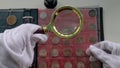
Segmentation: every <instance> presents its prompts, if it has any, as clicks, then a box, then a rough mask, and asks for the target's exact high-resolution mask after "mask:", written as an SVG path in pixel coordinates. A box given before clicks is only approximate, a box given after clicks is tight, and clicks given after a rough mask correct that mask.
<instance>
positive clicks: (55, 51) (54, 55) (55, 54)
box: [51, 49, 58, 57]
mask: <svg viewBox="0 0 120 68" xmlns="http://www.w3.org/2000/svg"><path fill="white" fill-rule="evenodd" d="M51 56H53V57H56V56H58V50H57V49H53V50H52V52H51Z"/></svg>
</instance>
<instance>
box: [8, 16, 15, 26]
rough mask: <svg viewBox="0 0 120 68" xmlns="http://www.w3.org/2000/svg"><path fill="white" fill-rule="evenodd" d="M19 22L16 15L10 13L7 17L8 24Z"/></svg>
mask: <svg viewBox="0 0 120 68" xmlns="http://www.w3.org/2000/svg"><path fill="white" fill-rule="evenodd" d="M16 22H17V17H16V16H15V15H9V16H8V17H7V24H9V25H14V24H15V23H16Z"/></svg>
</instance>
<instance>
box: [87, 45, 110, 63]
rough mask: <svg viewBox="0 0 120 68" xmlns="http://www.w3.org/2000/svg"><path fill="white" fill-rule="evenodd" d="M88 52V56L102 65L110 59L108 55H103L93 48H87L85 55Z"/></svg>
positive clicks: (101, 51)
mask: <svg viewBox="0 0 120 68" xmlns="http://www.w3.org/2000/svg"><path fill="white" fill-rule="evenodd" d="M88 52H89V55H91V56H93V57H95V58H97V59H98V60H100V61H101V62H103V63H107V62H108V61H109V60H110V59H111V58H110V57H109V56H110V55H109V54H107V53H105V52H104V51H103V50H101V49H98V48H96V47H95V46H90V48H88V50H87V53H88Z"/></svg>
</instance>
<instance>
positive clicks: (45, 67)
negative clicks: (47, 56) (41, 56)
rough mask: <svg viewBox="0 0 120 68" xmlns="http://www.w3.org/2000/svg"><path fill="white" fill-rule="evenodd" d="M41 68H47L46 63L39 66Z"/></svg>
mask: <svg viewBox="0 0 120 68" xmlns="http://www.w3.org/2000/svg"><path fill="white" fill-rule="evenodd" d="M39 68H47V65H46V63H45V62H41V63H40V64H39Z"/></svg>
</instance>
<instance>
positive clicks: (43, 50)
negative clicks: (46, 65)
mask: <svg viewBox="0 0 120 68" xmlns="http://www.w3.org/2000/svg"><path fill="white" fill-rule="evenodd" d="M39 56H40V57H45V56H47V51H46V49H41V50H40V51H39Z"/></svg>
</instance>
